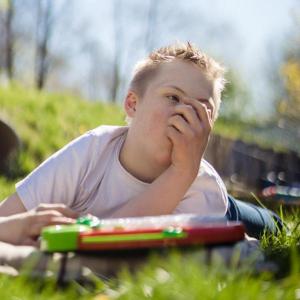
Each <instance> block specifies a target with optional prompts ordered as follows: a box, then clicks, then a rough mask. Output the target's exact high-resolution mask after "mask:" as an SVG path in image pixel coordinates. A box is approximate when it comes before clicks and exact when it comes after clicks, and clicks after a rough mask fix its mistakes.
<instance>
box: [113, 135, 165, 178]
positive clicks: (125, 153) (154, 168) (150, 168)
mask: <svg viewBox="0 0 300 300" xmlns="http://www.w3.org/2000/svg"><path fill="white" fill-rule="evenodd" d="M119 160H120V163H121V164H122V166H123V167H124V168H125V169H126V171H127V172H129V173H130V174H131V175H132V176H134V177H135V178H137V179H139V180H141V181H143V182H147V183H151V182H153V181H154V180H155V179H156V178H157V177H158V176H160V175H161V174H162V173H163V172H164V171H165V170H166V169H167V168H168V167H169V164H168V165H161V164H159V163H158V162H157V161H156V160H155V158H154V157H153V156H151V155H149V154H148V153H147V152H145V151H143V150H142V149H140V148H139V144H138V143H137V142H136V140H135V139H133V138H132V137H131V135H130V130H129V132H128V133H127V136H126V138H125V141H124V143H123V146H122V148H121V151H120V155H119Z"/></svg>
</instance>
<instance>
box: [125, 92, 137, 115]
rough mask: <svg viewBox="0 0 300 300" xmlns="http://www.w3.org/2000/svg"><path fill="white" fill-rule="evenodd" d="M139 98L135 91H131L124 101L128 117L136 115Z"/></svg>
mask: <svg viewBox="0 0 300 300" xmlns="http://www.w3.org/2000/svg"><path fill="white" fill-rule="evenodd" d="M138 101H139V98H138V96H137V94H136V93H135V92H133V91H129V92H128V93H127V95H126V98H125V101H124V108H125V111H126V113H127V116H128V117H131V118H132V117H134V115H135V112H136V108H137V105H138Z"/></svg>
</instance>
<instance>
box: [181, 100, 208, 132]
mask: <svg viewBox="0 0 300 300" xmlns="http://www.w3.org/2000/svg"><path fill="white" fill-rule="evenodd" d="M182 102H184V103H185V104H190V105H192V106H193V107H194V109H195V111H196V113H197V115H198V118H199V119H200V121H202V123H203V124H204V126H205V127H209V128H212V125H213V121H212V110H211V109H208V106H207V104H204V103H201V102H200V101H198V100H195V99H192V98H183V99H182Z"/></svg>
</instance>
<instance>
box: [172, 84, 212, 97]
mask: <svg viewBox="0 0 300 300" xmlns="http://www.w3.org/2000/svg"><path fill="white" fill-rule="evenodd" d="M166 88H172V89H175V90H177V91H179V92H180V93H182V94H184V95H185V96H187V94H186V92H185V91H184V90H182V89H181V88H180V87H178V86H176V85H167V86H166ZM195 99H196V100H199V101H209V100H208V99H206V98H195Z"/></svg>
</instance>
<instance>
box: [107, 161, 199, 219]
mask: <svg viewBox="0 0 300 300" xmlns="http://www.w3.org/2000/svg"><path fill="white" fill-rule="evenodd" d="M193 181H194V177H193V176H191V174H189V173H183V172H179V171H178V170H176V169H175V168H174V167H173V166H172V165H171V166H170V167H169V168H168V169H167V170H166V171H165V172H164V173H162V174H161V175H160V176H159V177H158V178H157V179H156V180H155V181H153V182H152V183H151V184H150V185H149V187H148V188H147V189H146V190H145V191H144V192H142V193H141V194H139V195H138V196H136V197H134V198H132V199H130V200H129V201H128V202H127V203H126V204H124V205H123V206H122V207H120V208H119V209H118V210H116V211H115V212H113V213H112V214H111V215H110V217H115V218H117V217H133V216H150V215H151V216H154V215H164V214H170V213H172V212H173V210H174V209H175V208H176V206H177V205H178V204H179V202H180V201H181V200H182V199H183V197H184V195H185V193H186V192H187V190H188V188H189V187H190V185H191V184H192V182H193Z"/></svg>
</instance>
